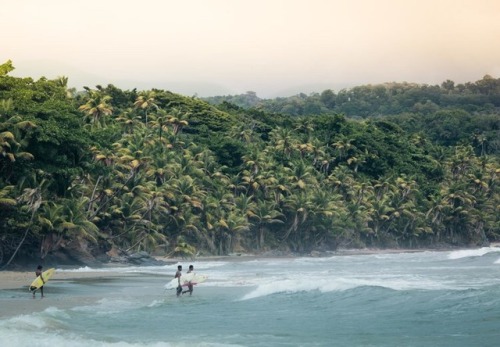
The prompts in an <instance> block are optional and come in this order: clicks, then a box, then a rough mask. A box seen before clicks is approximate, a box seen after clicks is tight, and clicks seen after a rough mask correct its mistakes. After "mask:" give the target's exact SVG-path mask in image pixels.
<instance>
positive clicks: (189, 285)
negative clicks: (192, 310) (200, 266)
mask: <svg viewBox="0 0 500 347" xmlns="http://www.w3.org/2000/svg"><path fill="white" fill-rule="evenodd" d="M193 271H194V266H193V265H189V270H188V272H186V273H191V272H193ZM187 287H188V290H185V291H183V292H182V294H185V293H188V292H189V295H192V294H193V284H192V283H191V281H189V282H188V284H187Z"/></svg>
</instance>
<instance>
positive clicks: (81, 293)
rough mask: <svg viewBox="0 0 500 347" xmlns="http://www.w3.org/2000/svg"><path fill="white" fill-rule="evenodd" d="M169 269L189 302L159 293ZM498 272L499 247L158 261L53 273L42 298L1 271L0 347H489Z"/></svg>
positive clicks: (498, 307)
mask: <svg viewBox="0 0 500 347" xmlns="http://www.w3.org/2000/svg"><path fill="white" fill-rule="evenodd" d="M360 253H361V254H360ZM314 255H316V253H314ZM321 255H323V254H321ZM160 260H161V259H160ZM178 264H182V265H183V267H184V272H185V271H186V269H187V268H188V266H189V265H190V264H193V265H194V268H195V271H196V273H198V274H202V275H206V276H207V277H208V280H207V281H205V282H203V283H201V284H198V285H196V286H195V287H194V292H193V295H192V296H191V295H189V294H186V295H180V296H179V297H178V296H176V292H175V288H174V289H168V288H165V284H167V283H168V282H170V281H171V280H172V278H173V276H174V273H175V271H176V268H177V265H178ZM44 265H45V266H44V268H45V269H47V268H49V267H50V266H49V265H48V264H44ZM499 269H500V248H498V247H483V248H478V249H460V250H448V251H429V250H428V251H418V252H417V251H413V250H411V251H405V250H397V251H387V250H357V251H347V250H346V251H342V252H335V253H334V254H331V255H330V256H327V255H326V256H312V255H310V256H303V257H286V256H283V257H279V256H272V254H269V256H265V257H262V256H254V255H243V254H242V255H239V256H229V257H204V258H197V259H172V258H168V259H165V264H164V265H162V264H159V265H155V266H138V265H130V264H128V265H126V264H113V265H109V264H108V265H106V266H102V267H100V268H88V267H75V268H58V267H56V273H55V274H54V276H53V277H52V278H51V279H50V281H49V282H47V284H46V285H45V290H44V291H45V298H44V299H40V294H39V293H37V296H36V299H32V296H31V293H30V292H29V291H28V285H29V283H31V281H32V280H33V278H34V270H31V271H3V272H0V283H1V287H0V345H1V346H16V347H20V346H27V347H28V346H33V345H50V346H68V345H71V346H77V347H79V346H82V347H84V346H89V345H91V346H103V347H108V346H110V347H111V346H113V347H114V346H117V345H119V346H126V347H149V346H151V347H153V346H154V347H172V346H175V347H177V346H179V347H185V346H224V347H225V346H228V347H229V346H231V347H234V346H255V347H259V346H280V347H281V346H290V347H292V346H294V347H295V346H317V347H327V346H332V341H334V342H335V343H334V344H333V345H337V346H384V347H396V346H422V347H423V346H457V347H462V346H463V347H465V346H493V345H495V343H497V342H498V338H499V337H500V334H498V333H497V330H498V329H497V327H498V324H499V323H500V321H499V317H500V292H499V291H500V289H499V288H500V277H499V276H498V271H499Z"/></svg>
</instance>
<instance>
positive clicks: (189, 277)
mask: <svg viewBox="0 0 500 347" xmlns="http://www.w3.org/2000/svg"><path fill="white" fill-rule="evenodd" d="M207 278H208V277H207V276H205V275H199V274H197V273H195V272H190V273H187V274H183V275H182V276H181V281H180V282H181V286H183V287H187V286H188V284H189V283H191V284H192V285H197V284H198V283H203V282H205V281H206V280H207ZM178 286H179V281H178V279H177V278H174V279H173V280H171V281H170V282H168V283H167V284H165V289H174V288H177V287H178Z"/></svg>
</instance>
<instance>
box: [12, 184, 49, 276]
mask: <svg viewBox="0 0 500 347" xmlns="http://www.w3.org/2000/svg"><path fill="white" fill-rule="evenodd" d="M47 185H48V181H47V180H45V179H42V181H41V182H40V183H39V184H38V185H37V186H36V187H35V188H25V189H24V190H23V193H22V194H21V195H20V196H19V198H18V202H19V203H21V204H23V205H22V207H21V208H22V209H26V210H27V212H29V213H30V214H31V217H30V220H29V224H28V227H27V228H26V231H25V232H24V235H23V237H22V238H21V241H19V244H18V245H17V247H16V249H15V250H14V253H13V254H12V256H11V257H10V259H9V260H8V261H7V263H6V264H5V265H4V268H5V267H7V266H9V264H10V263H11V262H12V260H13V259H14V258H15V257H16V255H17V252H18V251H19V249H20V248H21V246H22V245H23V243H24V241H25V240H26V236H28V233H29V232H30V230H31V228H32V226H33V222H34V221H35V216H36V214H37V212H38V209H39V208H40V206H42V203H43V197H42V194H43V192H44V190H45V189H46V188H47Z"/></svg>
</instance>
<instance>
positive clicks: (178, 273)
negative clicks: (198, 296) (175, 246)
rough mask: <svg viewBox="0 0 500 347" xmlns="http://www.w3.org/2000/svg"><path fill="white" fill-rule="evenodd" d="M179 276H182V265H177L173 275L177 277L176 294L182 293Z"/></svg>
mask: <svg viewBox="0 0 500 347" xmlns="http://www.w3.org/2000/svg"><path fill="white" fill-rule="evenodd" d="M181 276H182V265H178V266H177V272H176V273H175V277H174V278H177V281H178V282H177V283H178V284H179V286H178V287H177V296H179V295H181V293H182V286H181Z"/></svg>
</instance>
